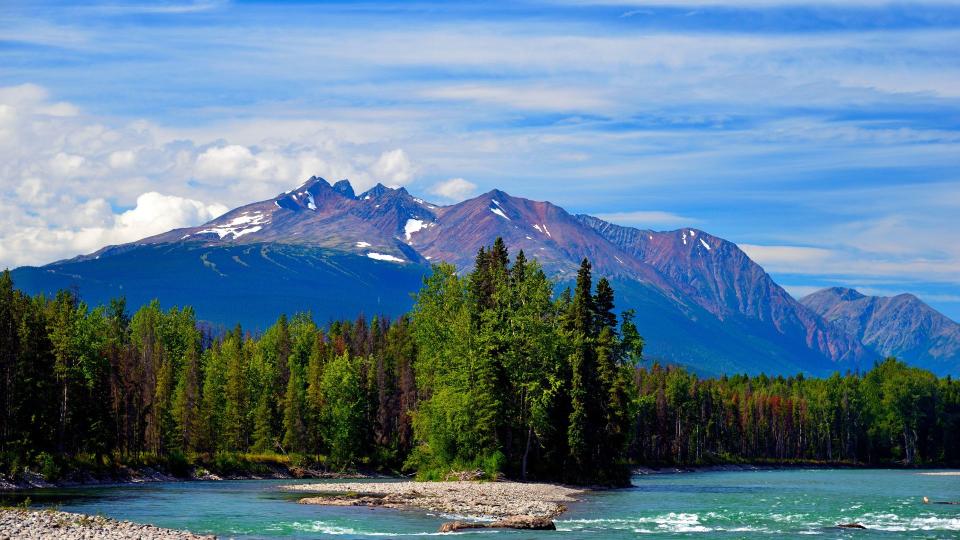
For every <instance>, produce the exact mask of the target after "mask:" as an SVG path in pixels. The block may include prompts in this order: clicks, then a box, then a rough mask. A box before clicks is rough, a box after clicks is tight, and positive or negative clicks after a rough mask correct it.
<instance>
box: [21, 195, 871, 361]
mask: <svg viewBox="0 0 960 540" xmlns="http://www.w3.org/2000/svg"><path fill="white" fill-rule="evenodd" d="M497 237H500V238H503V239H504V241H505V242H506V244H507V245H508V247H509V249H510V251H511V253H514V254H515V253H516V252H517V251H519V250H523V251H524V252H525V253H526V254H527V256H528V257H533V258H536V259H537V260H538V261H539V262H540V263H541V264H542V266H543V267H544V270H545V271H546V272H547V273H548V275H550V276H551V277H552V278H553V279H555V280H557V281H558V282H559V283H560V284H561V286H562V285H563V284H568V283H570V282H571V281H572V280H573V279H574V276H575V274H576V269H577V267H578V266H579V262H580V261H581V260H582V259H583V258H584V257H586V258H589V259H590V260H591V262H592V264H593V267H594V271H595V273H596V274H597V275H598V276H601V275H602V276H606V277H608V278H610V279H611V280H612V281H614V282H616V283H618V285H619V287H620V289H619V290H618V297H619V298H621V299H622V301H621V302H620V306H619V307H621V308H633V309H637V308H638V307H640V308H644V310H637V311H638V323H640V324H641V328H644V325H645V327H646V334H645V337H646V338H647V342H648V349H647V351H648V353H649V354H650V355H651V356H655V357H662V358H663V359H664V360H665V361H678V359H682V360H679V361H682V363H685V364H686V365H689V366H691V367H693V368H695V369H698V370H700V371H702V372H706V373H717V372H720V371H723V372H729V371H747V372H758V371H762V370H764V368H766V371H775V372H789V371H806V372H810V373H821V372H826V371H829V370H832V369H841V370H846V369H850V370H856V369H859V368H860V366H861V365H864V364H866V363H868V362H869V361H870V360H871V359H872V358H873V357H874V355H873V353H872V352H871V351H869V350H868V349H866V348H864V347H863V345H862V344H861V343H860V341H859V340H857V339H854V338H852V337H851V336H850V335H848V334H846V333H844V332H842V331H840V330H839V329H837V328H836V327H834V326H832V325H829V324H827V323H826V322H825V321H824V320H823V319H822V318H821V317H820V316H818V315H817V314H815V313H814V312H813V311H812V310H810V309H809V308H808V307H806V306H804V305H802V304H800V303H799V302H797V301H796V300H795V299H793V298H792V297H791V296H790V295H789V294H787V293H786V291H784V290H783V288H782V287H780V286H779V285H777V284H776V282H775V281H774V280H773V279H772V278H771V277H770V276H769V275H768V274H767V273H766V272H765V271H764V270H763V269H762V268H761V267H760V266H759V265H757V264H756V263H755V262H753V261H752V260H750V258H749V257H748V256H747V255H746V253H744V252H743V251H742V250H740V248H739V247H737V246H736V244H734V243H732V242H729V241H727V240H724V239H722V238H719V237H717V236H714V235H711V234H709V233H707V232H706V231H702V230H699V229H695V228H683V229H677V230H673V231H653V230H648V229H636V228H632V227H623V226H620V225H615V224H613V223H609V222H606V221H603V220H601V219H599V218H596V217H592V216H588V215H583V214H580V215H575V214H571V213H569V212H567V211H566V210H565V209H563V208H561V207H559V206H557V205H554V204H553V203H550V202H548V201H534V200H530V199H525V198H521V197H514V196H511V195H509V194H508V193H506V192H505V191H502V190H499V189H494V190H491V191H489V192H487V193H484V194H481V195H478V196H476V197H473V198H471V199H467V200H465V201H461V202H459V203H456V204H450V205H437V204H433V203H429V202H426V201H424V200H423V199H420V198H417V197H414V196H412V195H411V194H410V193H409V192H407V190H406V189H404V188H402V187H401V188H389V187H387V186H384V185H382V184H377V185H376V186H374V187H372V188H370V189H369V190H367V191H365V192H363V193H360V194H359V195H358V194H355V192H354V189H353V187H352V185H351V184H350V183H349V181H346V180H341V181H339V182H336V183H335V184H333V185H331V184H330V183H329V182H327V181H326V180H325V179H323V178H319V177H311V178H310V179H308V180H307V181H306V182H304V183H303V184H302V185H300V186H299V187H298V188H296V189H293V190H290V191H287V192H284V193H280V194H278V195H277V196H276V197H273V198H271V199H267V200H264V201H258V202H254V203H251V204H248V205H244V206H240V207H238V208H235V209H233V210H230V211H229V212H227V213H225V214H224V215H222V216H220V217H218V218H216V219H214V220H211V221H209V222H207V223H204V224H202V225H199V226H197V227H186V228H181V229H175V230H172V231H168V232H166V233H162V234H158V235H154V236H151V237H149V238H144V239H142V240H139V241H137V242H132V243H129V244H125V245H120V246H107V247H105V248H103V249H101V250H98V251H97V252H95V253H93V254H90V255H86V256H80V257H76V258H74V259H70V260H68V261H60V262H58V263H52V264H51V265H47V266H45V267H43V268H42V269H41V270H42V271H39V272H37V271H27V270H22V269H18V270H20V271H19V274H20V275H21V277H26V278H27V282H28V285H29V286H30V287H33V288H34V289H36V290H41V291H42V290H49V289H50V287H51V286H52V285H51V283H52V282H53V281H56V282H58V283H59V284H62V283H64V282H68V283H74V284H76V285H77V286H79V287H80V289H81V291H83V288H84V282H89V281H91V280H93V279H94V278H92V277H85V276H86V275H87V274H90V275H93V274H96V279H95V280H98V281H99V282H110V280H111V279H115V280H116V281H117V283H120V282H123V284H122V286H118V287H117V290H123V291H126V293H127V294H129V292H130V291H131V290H134V291H137V290H138V289H139V288H141V287H142V286H143V284H145V283H151V284H152V286H154V287H157V291H156V292H155V294H157V295H158V296H161V298H162V297H163V293H164V292H165V291H169V290H171V289H175V285H174V284H169V283H165V282H164V280H163V279H162V278H161V277H158V276H151V275H148V274H149V272H147V274H143V272H140V271H139V270H138V272H140V273H138V274H137V275H138V276H140V277H138V278H136V279H133V278H131V279H126V278H125V277H124V276H128V275H132V273H131V272H132V271H131V270H125V269H124V268H129V267H134V266H136V264H137V263H136V260H137V258H138V253H139V254H141V256H142V257H146V258H149V259H150V260H155V259H156V257H158V256H159V255H158V253H160V252H166V253H169V254H171V255H170V256H171V257H175V258H178V259H177V260H182V264H184V265H188V266H189V267H190V268H192V270H191V272H193V273H191V272H186V271H183V272H181V271H180V269H179V267H178V268H171V269H170V270H169V272H172V273H175V274H178V275H183V276H190V275H195V276H202V278H203V279H202V280H203V281H204V282H205V283H207V285H206V286H207V287H209V288H210V289H209V290H211V291H219V290H220V289H219V288H220V287H222V288H224V289H226V290H229V289H233V290H235V291H238V290H239V291H245V294H247V293H250V291H252V290H254V289H256V290H259V289H266V290H275V291H277V294H286V290H287V289H286V287H289V286H291V283H294V282H296V283H298V284H301V281H303V280H306V281H305V282H306V283H309V284H310V286H309V288H305V289H304V291H303V295H304V296H303V298H302V300H295V301H292V303H291V304H290V309H291V310H293V309H303V308H307V309H310V310H311V311H314V312H315V313H316V314H321V315H323V314H327V313H328V312H329V313H333V311H332V308H331V307H330V306H328V305H325V304H324V303H322V302H323V295H322V294H321V293H322V291H323V290H325V289H326V288H328V286H327V284H325V283H324V282H322V280H317V281H314V282H311V281H310V280H309V279H308V278H307V277H305V276H310V275H311V272H319V274H318V275H320V276H326V277H325V278H324V279H328V280H331V281H330V283H334V282H335V283H337V284H338V285H337V287H340V288H343V287H346V288H347V289H350V288H351V285H350V279H352V278H349V277H342V278H341V276H350V275H351V274H354V275H357V276H359V275H367V276H368V278H366V280H359V278H358V280H357V285H356V286H354V287H353V288H360V287H364V288H367V289H368V290H366V291H364V292H365V293H366V297H365V298H366V300H363V301H361V300H359V299H358V300H357V301H356V302H350V301H349V300H346V304H344V303H342V302H343V300H341V304H340V305H339V306H337V308H338V309H339V310H340V311H336V313H337V314H342V312H343V311H345V310H348V309H353V310H354V311H355V312H361V311H363V312H366V313H373V312H375V311H376V310H377V309H378V308H381V307H383V306H384V305H385V304H384V302H383V301H382V298H381V297H379V296H378V297H377V303H375V304H372V303H371V302H370V293H371V291H370V290H369V288H370V287H371V286H373V287H376V283H383V282H384V281H382V280H387V281H388V280H390V279H398V280H401V281H402V282H403V283H409V282H410V280H411V279H412V276H415V275H417V274H424V273H426V272H428V271H429V266H428V265H429V264H430V263H434V262H438V261H441V260H443V261H447V262H449V263H451V264H454V265H455V266H456V267H457V268H458V270H460V271H466V270H468V269H469V268H470V267H471V266H472V264H473V261H474V258H475V255H476V251H477V250H478V249H479V248H480V247H481V246H485V245H490V244H491V243H492V242H493V240H494V239H495V238H497ZM273 252H282V253H284V257H286V259H285V262H284V263H283V264H275V263H276V261H275V260H272V259H271V258H270V256H269V253H273ZM228 254H229V256H228ZM333 256H335V257H337V261H338V262H337V264H336V265H327V264H326V263H324V262H323V261H327V260H331V259H330V257H333ZM116 257H121V258H122V259H123V261H125V262H124V264H123V265H120V264H119V262H118V260H117V259H114V258H116ZM355 259H361V260H362V261H363V262H360V261H358V260H355ZM109 260H113V263H112V264H113V265H114V266H118V269H117V270H116V271H115V272H116V274H114V275H113V276H114V277H112V275H111V273H110V272H109V271H103V272H99V273H98V272H97V271H95V268H98V267H103V266H105V265H106V263H105V262H104V261H109ZM158 264H159V263H158ZM354 267H356V268H354ZM254 268H257V269H260V270H257V271H256V272H254V270H253V269H254ZM266 268H270V269H272V270H273V272H274V273H273V274H271V273H269V272H266V271H265V270H262V269H266ZM261 270H262V271H261ZM50 274H52V275H56V276H58V278H57V279H52V278H50V277H49V275H50ZM254 274H255V275H256V280H257V281H256V282H252V281H251V280H252V279H253V278H252V276H253V275H254ZM70 276H74V277H70ZM333 276H336V277H333ZM370 276H379V277H378V278H376V279H380V280H381V281H380V282H377V281H376V279H374V278H372V277H370ZM391 276H396V277H391ZM401 276H402V277H401ZM44 277H46V278H47V279H46V280H44ZM301 278H303V280H301ZM371 279H374V281H373V282H371V281H370V280H371ZM228 282H230V285H229V286H228V285H227V283H228ZM361 283H362V284H361ZM371 283H374V285H371ZM86 286H87V288H91V286H90V284H89V283H87V284H86ZM298 286H300V287H303V285H298ZM415 290H416V287H412V290H410V291H409V292H410V293H412V292H415ZM177 291H178V292H177V294H179V295H180V296H178V298H180V297H186V293H185V292H183V291H182V290H181V289H177ZM342 292H343V291H333V293H335V295H337V297H338V298H341V297H342V296H343V295H342V294H340V293H342ZM226 294H227V293H226V292H224V293H222V294H221V297H222V296H224V295H226ZM251 294H252V293H251ZM390 294H391V296H392V298H391V300H390V301H389V302H386V305H389V306H390V309H389V310H387V311H390V313H388V314H391V315H396V314H398V307H402V306H403V305H412V301H409V300H407V304H404V299H402V298H401V299H397V298H396V294H397V291H391V292H390ZM174 296H176V295H174ZM247 296H249V294H247ZM347 296H349V295H347ZM363 296H364V295H363V294H358V298H360V297H363ZM197 301H198V302H200V303H201V305H200V306H198V311H202V310H205V309H209V308H208V307H205V306H203V305H202V304H203V298H202V297H198V298H197ZM265 305H269V306H270V308H265V309H274V308H275V307H276V304H275V303H274V302H272V301H270V302H267V304H265ZM213 307H215V308H216V309H212V310H211V311H213V312H216V313H224V312H227V313H234V314H235V315H236V316H237V317H244V316H245V314H246V312H247V311H249V310H253V309H255V307H254V306H251V307H244V306H243V305H242V303H238V305H237V306H236V309H226V310H225V309H222V307H221V306H219V305H218V306H213ZM201 315H203V313H202V312H201ZM276 315H278V313H274V314H273V316H276ZM224 322H225V323H227V324H229V323H231V322H232V321H224ZM693 336H696V340H693V339H689V337H693ZM694 341H696V342H694ZM728 342H729V343H730V344H733V343H735V344H736V346H733V345H728ZM748 356H753V357H755V358H747V357H748Z"/></svg>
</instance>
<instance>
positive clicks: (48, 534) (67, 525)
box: [0, 509, 216, 540]
mask: <svg viewBox="0 0 960 540" xmlns="http://www.w3.org/2000/svg"><path fill="white" fill-rule="evenodd" d="M128 538H138V539H140V540H199V539H204V540H212V539H215V538H216V537H215V536H204V535H199V534H193V533H189V532H186V531H176V530H173V529H161V528H160V527H154V526H153V525H142V524H140V523H132V522H130V521H117V520H115V519H110V518H105V517H103V516H88V515H84V514H73V513H69V512H59V511H56V510H23V509H2V510H0V540H14V539H17V540H20V539H24V540H34V539H36V540H41V539H42V540H81V539H83V540H114V539H117V540H119V539H128Z"/></svg>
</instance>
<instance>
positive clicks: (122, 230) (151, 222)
mask: <svg viewBox="0 0 960 540" xmlns="http://www.w3.org/2000/svg"><path fill="white" fill-rule="evenodd" d="M226 211H227V207H225V206H223V205H220V204H204V203H201V202H199V201H195V200H192V199H186V198H183V197H176V196H172V195H163V194H161V193H156V192H149V193H144V194H142V195H140V196H139V197H137V205H136V206H135V207H134V208H132V209H130V210H127V211H125V212H122V213H120V214H112V212H111V210H110V205H109V204H108V203H107V202H106V201H105V200H103V199H92V200H89V201H86V202H84V203H82V204H79V205H77V206H75V207H74V208H73V209H72V212H73V213H74V214H75V220H76V222H77V223H82V224H84V226H79V227H69V228H67V227H64V228H51V227H45V226H43V224H42V223H36V224H33V225H30V226H25V227H19V228H15V229H14V230H12V231H4V233H3V235H2V236H0V266H4V267H17V266H22V265H39V264H44V263H47V262H50V261H51V260H56V259H61V258H68V257H72V256H75V255H77V254H80V253H90V252H93V251H96V250H97V249H99V248H101V247H103V246H106V245H112V244H121V243H126V242H132V241H135V240H139V239H141V238H145V237H147V236H152V235H155V234H159V233H161V232H165V231H168V230H170V229H175V228H178V227H187V226H193V225H199V224H201V223H204V222H206V221H209V220H211V219H213V218H215V217H218V216H220V215H222V214H223V213H224V212H226Z"/></svg>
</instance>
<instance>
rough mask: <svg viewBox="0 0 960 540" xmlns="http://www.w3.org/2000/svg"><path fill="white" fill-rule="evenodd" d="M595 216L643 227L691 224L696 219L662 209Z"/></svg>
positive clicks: (618, 223)
mask: <svg viewBox="0 0 960 540" xmlns="http://www.w3.org/2000/svg"><path fill="white" fill-rule="evenodd" d="M597 217H598V218H600V219H603V220H605V221H609V222H611V223H616V224H617V225H628V226H631V227H640V228H645V229H650V228H656V227H680V226H684V225H687V226H689V225H693V224H694V223H696V222H697V220H696V219H694V218H691V217H686V216H680V215H677V214H674V213H671V212H664V211H662V210H634V211H632V212H611V213H602V214H597Z"/></svg>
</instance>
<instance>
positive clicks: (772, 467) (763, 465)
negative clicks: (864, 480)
mask: <svg viewBox="0 0 960 540" xmlns="http://www.w3.org/2000/svg"><path fill="white" fill-rule="evenodd" d="M949 468H951V467H947V466H944V465H936V464H924V465H923V466H906V465H902V464H896V463H885V464H867V463H854V462H823V461H785V462H758V463H722V464H717V465H682V466H673V465H665V466H662V467H655V466H635V467H632V468H631V469H630V472H631V474H633V475H635V476H645V475H650V474H679V473H691V472H739V471H780V470H795V469H808V470H810V469H845V470H857V469H883V470H916V471H918V472H920V471H923V470H926V469H949ZM924 474H926V473H924ZM929 474H945V475H952V474H953V473H929ZM957 474H960V472H958V473H957Z"/></svg>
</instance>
